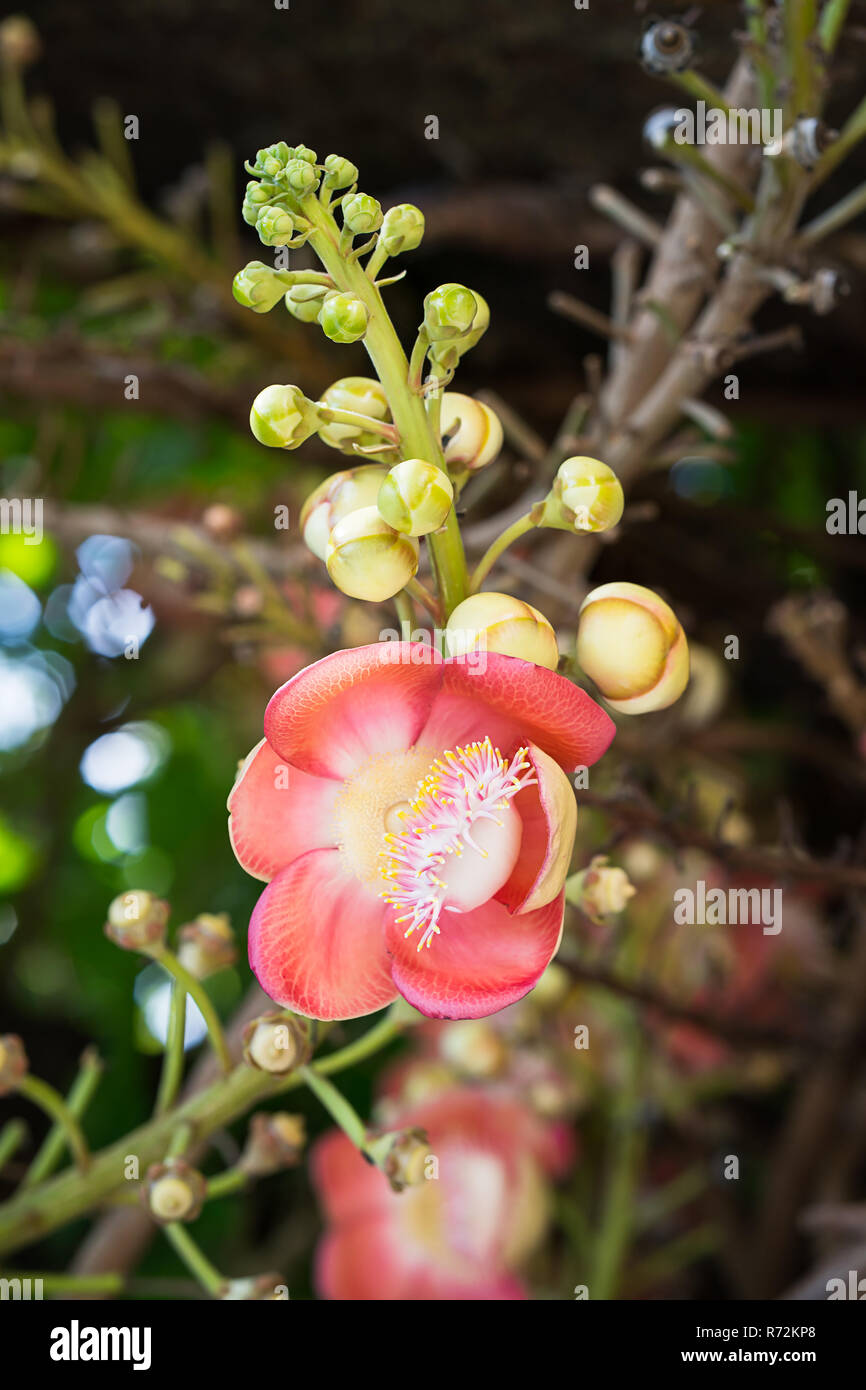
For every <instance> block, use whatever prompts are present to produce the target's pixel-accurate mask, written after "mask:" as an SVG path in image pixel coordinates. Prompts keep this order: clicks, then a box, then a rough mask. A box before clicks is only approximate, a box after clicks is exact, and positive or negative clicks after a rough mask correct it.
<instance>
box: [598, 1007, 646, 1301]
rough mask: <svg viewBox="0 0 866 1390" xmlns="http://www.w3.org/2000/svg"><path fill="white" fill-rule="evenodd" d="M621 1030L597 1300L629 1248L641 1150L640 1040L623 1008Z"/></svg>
mask: <svg viewBox="0 0 866 1390" xmlns="http://www.w3.org/2000/svg"><path fill="white" fill-rule="evenodd" d="M622 1018H623V1033H624V1036H625V1037H626V1038H627V1040H628V1062H627V1065H628V1073H627V1076H626V1078H625V1084H624V1086H623V1087H622V1089H621V1090H620V1092H619V1094H618V1096H617V1100H616V1105H615V1110H614V1114H613V1117H612V1124H611V1146H612V1149H613V1154H612V1158H611V1161H610V1163H609V1164H607V1165H606V1171H607V1172H608V1173H609V1174H610V1176H609V1179H608V1183H607V1190H606V1192H605V1197H604V1205H603V1210H602V1217H601V1226H600V1230H599V1234H598V1238H597V1241H596V1248H595V1262H594V1264H595V1267H594V1271H593V1277H592V1282H591V1283H590V1294H591V1295H592V1298H593V1299H595V1300H597V1301H602V1300H607V1299H612V1298H615V1297H616V1292H617V1286H618V1283H619V1278H620V1272H621V1269H622V1263H623V1260H624V1258H625V1255H626V1253H627V1251H628V1246H629V1242H630V1239H631V1233H632V1229H633V1226H634V1220H635V1193H636V1188H637V1180H638V1173H639V1169H640V1162H641V1157H642V1155H643V1149H644V1131H643V1129H642V1127H641V1126H640V1124H639V1123H638V1115H637V1111H638V1106H639V1104H640V1078H641V1070H642V1068H641V1040H640V1035H639V1031H638V1024H637V1022H636V1020H635V1018H634V1015H633V1014H632V1013H631V1012H630V1011H629V1010H628V1009H623V1010H622Z"/></svg>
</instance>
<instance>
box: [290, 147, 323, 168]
mask: <svg viewBox="0 0 866 1390" xmlns="http://www.w3.org/2000/svg"><path fill="white" fill-rule="evenodd" d="M292 154H294V156H295V159H303V160H304V161H305V163H307V164H317V163H318V158H317V155H316V151H315V150H311V149H310V147H309V146H308V145H295V148H294V150H293V151H292Z"/></svg>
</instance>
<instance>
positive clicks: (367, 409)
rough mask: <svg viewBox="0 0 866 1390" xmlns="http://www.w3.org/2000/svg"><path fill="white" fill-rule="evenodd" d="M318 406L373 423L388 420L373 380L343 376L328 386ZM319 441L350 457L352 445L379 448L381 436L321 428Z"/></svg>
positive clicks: (384, 398)
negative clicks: (369, 418) (367, 417)
mask: <svg viewBox="0 0 866 1390" xmlns="http://www.w3.org/2000/svg"><path fill="white" fill-rule="evenodd" d="M320 404H321V405H329V406H330V407H331V409H332V410H354V411H356V412H357V413H358V414H359V415H370V416H372V417H373V419H374V420H388V419H390V411H389V409H388V398H387V396H386V395H385V392H384V391H383V390H382V387H381V385H380V384H379V382H378V381H376V379H375V377H369V376H344V377H341V378H340V380H339V381H335V382H333V383H332V385H330V386H329V387H328V389H327V391H325V393H324V394H323V396H322V397H321V400H320ZM319 438H320V439H321V440H322V443H323V444H327V445H329V447H330V448H332V449H345V450H346V452H347V453H351V446H352V445H353V444H360V445H362V446H363V445H369V444H380V443H381V442H382V441H381V436H380V435H378V434H377V435H374V434H372V433H371V432H370V431H364V430H363V429H361V427H360V425H341V424H336V423H330V424H324V425H321V426H320V428H319Z"/></svg>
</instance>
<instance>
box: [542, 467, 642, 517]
mask: <svg viewBox="0 0 866 1390" xmlns="http://www.w3.org/2000/svg"><path fill="white" fill-rule="evenodd" d="M624 505H625V498H624V497H623V491H622V486H621V484H620V481H619V478H618V477H617V476H616V474H615V473H614V471H613V469H612V468H608V466H607V464H606V463H602V462H601V461H600V460H599V459H592V458H584V457H578V458H570V459H566V460H565V462H564V463H561V464H560V466H559V470H558V472H557V474H556V478H555V480H554V484H553V487H552V488H551V490H550V492H549V493H548V495H547V497H546V498H545V499H544V502H543V504H542V511H541V520H540V522H539V523H538V524H539V525H541V526H555V527H556V528H557V529H558V530H561V531H608V530H609V529H610V527H611V526H616V524H617V522H618V521H619V519H620V517H621V516H622V509H623V507H624Z"/></svg>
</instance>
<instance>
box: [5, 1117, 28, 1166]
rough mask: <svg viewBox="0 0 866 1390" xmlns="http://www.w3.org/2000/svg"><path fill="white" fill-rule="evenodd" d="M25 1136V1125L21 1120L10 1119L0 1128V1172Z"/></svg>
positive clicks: (19, 1146)
mask: <svg viewBox="0 0 866 1390" xmlns="http://www.w3.org/2000/svg"><path fill="white" fill-rule="evenodd" d="M26 1138H27V1126H26V1125H25V1123H24V1121H23V1120H10V1121H9V1123H8V1124H5V1125H4V1126H3V1128H2V1129H0V1173H2V1172H3V1169H4V1168H5V1167H6V1164H7V1163H8V1162H9V1160H10V1158H12V1157H13V1156H14V1155H15V1154H16V1153H17V1152H18V1150H19V1149H20V1148H21V1145H22V1144H23V1143H24V1140H25V1139H26Z"/></svg>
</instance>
